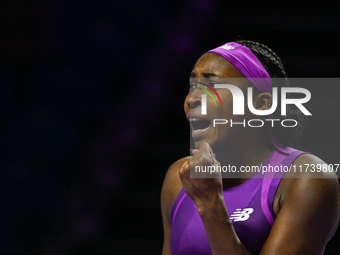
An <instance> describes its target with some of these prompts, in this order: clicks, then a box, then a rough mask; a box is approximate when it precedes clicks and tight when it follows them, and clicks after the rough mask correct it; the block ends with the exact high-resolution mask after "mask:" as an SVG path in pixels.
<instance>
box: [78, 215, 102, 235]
mask: <svg viewBox="0 0 340 255" xmlns="http://www.w3.org/2000/svg"><path fill="white" fill-rule="evenodd" d="M97 229H98V224H97V223H96V222H95V219H94V218H93V217H91V216H89V215H83V216H80V218H78V219H76V222H75V226H74V231H75V232H77V233H78V234H80V235H81V236H84V237H86V236H89V235H92V234H93V233H94V232H96V231H97Z"/></svg>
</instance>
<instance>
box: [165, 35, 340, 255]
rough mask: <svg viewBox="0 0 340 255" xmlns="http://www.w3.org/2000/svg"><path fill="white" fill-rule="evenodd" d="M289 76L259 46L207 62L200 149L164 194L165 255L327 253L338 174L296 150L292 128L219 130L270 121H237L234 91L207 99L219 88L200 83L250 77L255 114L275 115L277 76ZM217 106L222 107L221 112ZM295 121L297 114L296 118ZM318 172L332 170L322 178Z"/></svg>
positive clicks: (194, 120)
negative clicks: (227, 172)
mask: <svg viewBox="0 0 340 255" xmlns="http://www.w3.org/2000/svg"><path fill="white" fill-rule="evenodd" d="M285 77H286V73H285V70H284V68H283V65H282V62H281V60H280V58H279V57H278V56H277V55H276V54H275V53H274V52H273V51H272V50H270V49H269V48H268V47H267V46H264V45H262V44H259V43H256V42H252V41H244V40H242V41H237V42H231V43H227V44H225V45H222V46H220V47H218V48H216V49H213V50H211V51H209V52H207V53H205V54H203V55H202V56H201V57H200V58H199V59H198V61H197V62H196V64H195V66H194V68H193V70H192V72H191V76H190V83H191V84H192V86H191V87H190V90H189V94H188V96H187V97H186V99H185V102H184V110H185V113H186V116H187V119H188V121H189V122H190V125H191V129H192V138H193V140H194V143H195V145H194V146H195V148H191V149H192V153H193V156H192V157H186V158H183V159H180V160H178V161H177V162H175V163H173V164H172V165H171V167H170V168H169V170H168V172H167V174H166V177H165V180H164V183H163V188H162V194H161V207H162V218H163V225H164V245H163V253H162V254H163V255H168V254H172V255H180V254H183V255H191V254H193V255H201V254H214V255H222V254H223V255H224V254H232V255H234V254H276V255H277V254H284V255H287V254H289V255H294V254H299V255H301V254H308V255H312V254H317V255H320V254H323V252H324V249H325V246H326V243H327V242H328V241H329V240H330V238H331V237H332V236H333V235H334V232H335V230H336V228H337V224H338V219H339V212H340V205H339V184H338V180H337V177H336V175H335V173H334V172H332V171H331V170H327V169H329V168H328V165H327V164H326V163H325V162H324V161H322V160H321V159H319V158H318V157H317V156H315V155H312V154H309V153H305V152H302V151H299V150H296V149H293V148H290V147H287V146H286V143H287V142H288V140H289V139H290V138H292V139H295V135H294V134H293V133H289V132H290V131H291V130H292V129H289V128H282V127H279V128H277V127H274V128H273V127H272V125H269V127H261V128H254V127H249V126H248V125H245V126H243V125H240V124H238V125H236V124H234V125H230V124H229V125H213V124H214V119H220V118H221V116H222V117H223V119H226V120H231V119H232V120H233V121H234V122H235V123H236V122H238V123H241V124H242V121H243V120H244V119H245V120H249V119H261V120H264V122H266V121H265V118H268V116H258V115H254V114H253V113H252V112H251V111H249V110H248V109H247V107H245V111H244V115H243V116H240V115H233V97H232V94H231V91H230V90H228V89H216V91H215V92H217V93H216V94H212V95H213V97H209V96H207V97H203V96H202V95H203V94H206V91H207V90H208V88H209V89H211V88H212V89H213V85H211V84H210V85H209V84H208V83H207V82H200V80H202V81H203V80H204V81H205V80H206V79H209V80H210V81H218V79H220V78H223V79H231V78H240V79H237V80H235V81H234V83H233V85H234V86H236V87H237V88H238V89H240V90H241V91H242V92H243V94H244V95H246V94H247V90H248V88H249V87H251V88H252V91H253V97H252V102H253V106H254V108H255V109H256V110H264V111H265V110H268V109H270V108H271V106H272V103H273V98H272V95H273V94H272V91H273V90H272V87H273V85H272V83H271V82H270V78H282V79H283V80H284V78H285ZM215 88H216V86H215ZM210 91H211V90H210ZM217 95H218V96H219V98H217ZM214 98H215V99H216V101H217V100H219V99H220V100H221V106H218V107H217V106H216V105H215V102H214V100H213V99H214ZM202 108H205V109H202ZM204 111H206V114H202V112H204ZM295 113H296V111H293V110H288V112H287V115H291V114H295ZM270 117H271V115H270ZM288 117H289V116H288ZM271 118H272V119H273V118H274V117H271ZM289 118H293V119H297V118H298V117H297V115H296V116H290V117H289ZM300 123H301V122H300V121H299V125H300ZM267 126H268V125H267ZM307 165H308V166H310V169H308V171H306V172H303V173H301V175H300V176H299V178H296V173H293V172H287V171H277V172H265V173H264V174H263V172H262V173H260V172H255V173H254V172H245V173H243V175H242V176H240V177H238V178H222V177H223V174H224V173H223V172H222V171H221V172H218V171H216V172H214V173H213V174H212V175H213V177H214V178H209V177H211V175H210V173H209V174H208V173H202V175H201V176H200V178H190V171H196V170H197V169H204V167H205V169H207V168H208V169H209V167H210V169H212V167H215V169H218V167H222V166H233V167H234V168H235V169H241V168H242V167H245V166H248V167H249V166H255V167H256V166H257V167H259V169H262V170H263V169H270V167H275V166H276V167H281V169H283V168H285V169H287V167H290V168H291V169H294V167H295V169H299V167H301V166H307ZM313 166H314V168H315V167H318V168H320V167H321V168H322V169H324V170H325V171H313V170H312V168H313ZM197 167H198V168H197ZM278 169H279V168H278ZM261 174H262V176H260V175H261ZM208 175H209V176H208ZM283 176H284V177H285V178H283Z"/></svg>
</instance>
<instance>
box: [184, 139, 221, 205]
mask: <svg viewBox="0 0 340 255" xmlns="http://www.w3.org/2000/svg"><path fill="white" fill-rule="evenodd" d="M192 153H193V154H194V155H193V156H192V157H191V159H190V160H188V161H186V162H185V163H184V164H183V166H182V167H181V169H180V170H179V176H180V178H181V181H182V186H183V189H184V190H185V192H186V193H187V195H188V196H189V197H190V198H191V199H192V200H193V201H194V203H195V204H196V206H197V208H198V209H199V208H200V207H206V206H209V205H211V204H212V203H213V202H216V199H222V200H223V191H222V190H223V186H222V175H221V173H218V172H214V173H208V172H206V173H200V178H190V171H195V167H196V166H200V167H208V166H215V167H217V166H219V165H220V163H219V162H218V161H217V160H216V159H215V158H214V156H213V151H212V149H211V147H210V145H209V144H208V143H202V144H201V146H200V147H199V149H194V150H192Z"/></svg>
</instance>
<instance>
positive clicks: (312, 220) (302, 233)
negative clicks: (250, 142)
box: [261, 154, 340, 254]
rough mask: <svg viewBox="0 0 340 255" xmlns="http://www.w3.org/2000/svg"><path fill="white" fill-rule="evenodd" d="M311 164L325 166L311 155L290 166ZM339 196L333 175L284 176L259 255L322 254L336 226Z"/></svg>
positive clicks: (335, 177) (304, 156) (322, 173)
mask: <svg viewBox="0 0 340 255" xmlns="http://www.w3.org/2000/svg"><path fill="white" fill-rule="evenodd" d="M313 164H314V165H316V164H321V165H323V164H325V165H327V164H326V163H325V162H324V161H322V160H321V159H320V158H318V157H316V156H314V155H311V154H303V155H301V156H299V157H298V158H297V159H296V160H295V161H294V162H293V164H292V166H297V167H298V166H300V165H303V166H304V167H307V166H309V165H313ZM312 167H313V166H312ZM339 194H340V192H339V182H338V179H337V176H336V174H334V173H333V172H330V171H324V172H323V171H320V172H317V171H313V170H312V171H309V170H308V171H307V172H303V173H301V174H299V175H296V174H295V175H294V173H292V172H288V173H286V174H285V178H283V179H282V181H281V183H280V185H279V188H278V190H277V193H276V195H275V201H274V211H275V213H276V219H275V222H274V225H273V228H272V230H271V233H270V235H269V237H268V240H267V241H266V243H265V245H264V247H263V249H262V251H261V254H321V253H322V250H323V249H324V247H325V245H326V243H327V241H328V240H329V239H330V238H331V237H332V235H333V234H334V232H335V230H336V227H337V225H338V221H339V213H340V196H339ZM287 243H289V244H290V245H288V246H287ZM279 251H280V252H279Z"/></svg>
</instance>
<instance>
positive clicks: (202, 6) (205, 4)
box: [194, 0, 211, 12]
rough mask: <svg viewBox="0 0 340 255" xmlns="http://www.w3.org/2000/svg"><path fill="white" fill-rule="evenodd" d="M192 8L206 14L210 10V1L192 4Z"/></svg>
mask: <svg viewBox="0 0 340 255" xmlns="http://www.w3.org/2000/svg"><path fill="white" fill-rule="evenodd" d="M194 8H195V9H196V10H198V11H200V12H206V11H208V10H209V9H210V8H211V0H198V1H195V2H194Z"/></svg>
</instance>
